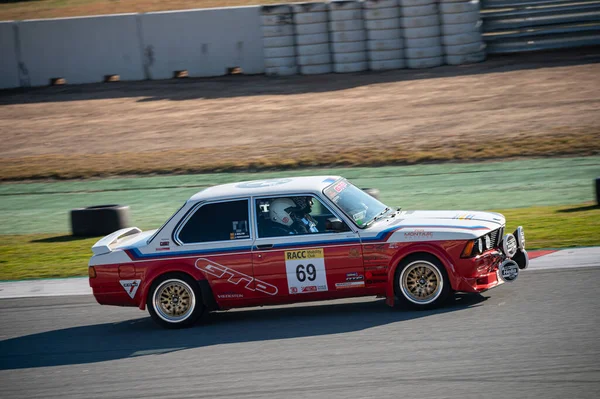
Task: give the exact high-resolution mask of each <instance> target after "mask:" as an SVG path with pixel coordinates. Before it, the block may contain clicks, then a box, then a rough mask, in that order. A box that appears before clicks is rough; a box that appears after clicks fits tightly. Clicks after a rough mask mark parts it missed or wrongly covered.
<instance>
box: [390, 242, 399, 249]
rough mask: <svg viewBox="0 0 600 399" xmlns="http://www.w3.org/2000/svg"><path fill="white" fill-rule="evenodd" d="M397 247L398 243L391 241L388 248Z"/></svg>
mask: <svg viewBox="0 0 600 399" xmlns="http://www.w3.org/2000/svg"><path fill="white" fill-rule="evenodd" d="M399 247H400V245H399V244H398V243H397V242H393V243H391V244H390V249H396V248H399Z"/></svg>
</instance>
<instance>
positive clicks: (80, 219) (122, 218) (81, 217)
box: [71, 205, 130, 237]
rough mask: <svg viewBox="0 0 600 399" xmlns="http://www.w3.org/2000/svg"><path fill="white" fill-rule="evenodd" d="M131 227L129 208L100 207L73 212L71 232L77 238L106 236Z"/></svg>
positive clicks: (121, 206) (120, 206)
mask: <svg viewBox="0 0 600 399" xmlns="http://www.w3.org/2000/svg"><path fill="white" fill-rule="evenodd" d="M125 227H130V223H129V207H128V206H123V205H98V206H90V207H87V208H77V209H72V210H71V232H72V234H73V235H74V236H77V237H97V236H105V235H108V234H110V233H113V232H115V231H117V230H120V229H123V228H125Z"/></svg>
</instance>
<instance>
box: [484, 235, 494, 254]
mask: <svg viewBox="0 0 600 399" xmlns="http://www.w3.org/2000/svg"><path fill="white" fill-rule="evenodd" d="M483 238H484V239H485V249H486V250H488V251H489V250H490V249H492V237H490V235H489V234H487V235H486V236H484V237H483Z"/></svg>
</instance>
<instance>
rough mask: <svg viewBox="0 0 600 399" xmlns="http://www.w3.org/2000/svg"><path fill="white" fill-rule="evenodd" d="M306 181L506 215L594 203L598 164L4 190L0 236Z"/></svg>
mask: <svg viewBox="0 0 600 399" xmlns="http://www.w3.org/2000/svg"><path fill="white" fill-rule="evenodd" d="M306 175H342V176H345V177H348V178H349V179H351V180H352V181H353V182H354V183H355V184H357V185H358V186H360V187H363V188H364V187H375V188H378V189H379V190H381V199H382V200H383V201H384V202H385V203H387V204H388V205H391V206H394V207H402V208H407V209H463V210H469V209H481V210H487V209H498V208H502V209H507V208H521V207H530V206H535V205H565V204H577V203H583V202H586V201H592V200H593V199H594V191H593V190H594V186H593V182H594V178H596V177H599V176H600V157H597V156H595V157H578V158H555V159H527V160H518V161H508V162H486V163H469V164H442V165H439V164H438V165H413V166H388V167H379V168H331V169H304V170H296V171H283V172H263V173H211V174H200V175H181V176H154V177H138V178H114V179H103V180H85V181H63V182H45V183H43V182H36V183H4V184H0V220H1V221H2V223H0V234H36V233H67V232H69V230H70V226H69V211H70V210H71V209H73V208H78V207H85V206H92V205H103V204H122V205H129V206H130V207H131V213H132V223H133V225H135V226H138V227H140V228H142V229H151V228H157V227H159V226H161V225H162V223H163V222H164V221H165V220H166V219H167V218H168V217H169V216H170V215H171V214H172V213H173V212H174V211H175V210H177V209H178V208H179V207H180V206H181V205H182V204H183V202H184V201H186V200H187V199H188V198H189V197H190V196H191V195H193V194H194V193H196V192H198V191H200V190H201V189H202V188H204V187H208V186H211V185H214V184H221V183H228V182H235V181H241V180H252V179H266V178H272V177H282V176H306Z"/></svg>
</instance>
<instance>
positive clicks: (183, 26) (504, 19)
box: [0, 0, 600, 88]
mask: <svg viewBox="0 0 600 399" xmlns="http://www.w3.org/2000/svg"><path fill="white" fill-rule="evenodd" d="M599 10H600V0H593V1H579V2H573V1H564V0H545V1H542V0H525V1H511V0H485V1H484V3H483V10H482V12H481V11H480V2H479V0H360V1H357V0H342V1H329V2H321V3H319V2H317V3H292V4H280V5H274V6H251V7H231V8H219V9H201V10H186V11H171V12H150V13H144V14H119V15H102V16H93V17H81V18H58V19H47V20H28V21H16V22H12V21H6V22H0V88H14V87H29V86H45V85H48V84H52V83H65V82H66V83H74V84H79V83H95V82H102V81H113V80H145V79H147V80H154V79H169V78H173V77H186V76H188V77H213V76H222V75H226V74H230V73H244V74H261V73H265V74H267V75H294V74H304V75H312V74H324V73H332V72H335V73H348V72H359V71H365V70H374V71H380V70H386V69H400V68H430V67H435V66H439V65H444V64H448V65H461V64H466V63H473V62H480V61H483V60H484V59H485V56H486V43H487V46H488V52H492V53H498V52H513V51H530V50H539V49H546V48H557V47H567V46H579V45H586V44H598V40H599V37H600V35H599V26H600V23H599V18H598V15H599ZM482 21H483V23H482ZM482 26H483V28H484V29H483V31H484V33H485V35H484V36H482V31H481V27H482ZM484 41H485V43H484Z"/></svg>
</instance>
